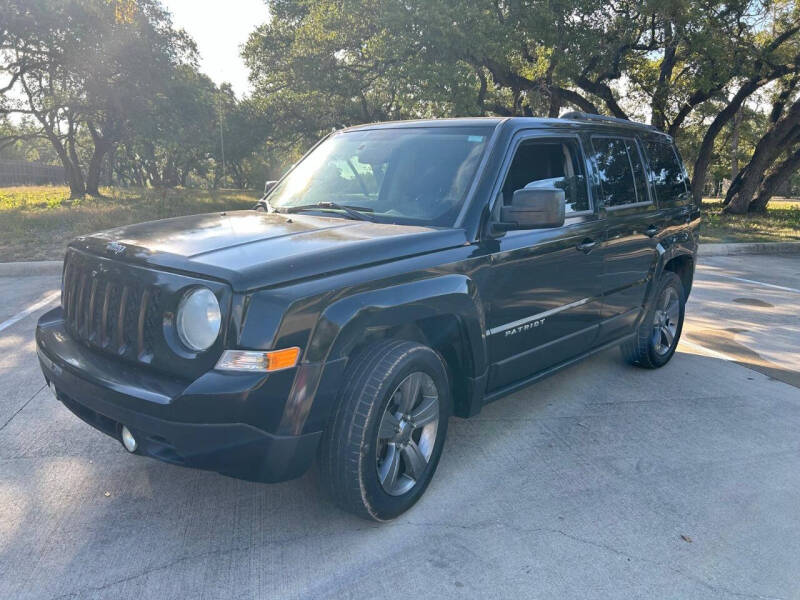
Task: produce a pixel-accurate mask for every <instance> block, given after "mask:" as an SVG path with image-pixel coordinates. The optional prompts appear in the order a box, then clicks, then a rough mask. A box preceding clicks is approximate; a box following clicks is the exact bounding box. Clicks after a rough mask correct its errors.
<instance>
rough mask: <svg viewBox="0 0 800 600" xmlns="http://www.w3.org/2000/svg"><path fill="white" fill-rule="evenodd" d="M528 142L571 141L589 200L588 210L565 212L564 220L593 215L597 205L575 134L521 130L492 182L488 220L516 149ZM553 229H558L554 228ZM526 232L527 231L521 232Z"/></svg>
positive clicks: (490, 217)
mask: <svg viewBox="0 0 800 600" xmlns="http://www.w3.org/2000/svg"><path fill="white" fill-rule="evenodd" d="M529 140H537V141H539V140H542V141H547V140H573V141H574V142H575V143H576V145H577V147H578V151H579V152H580V153H581V156H579V157H578V162H579V163H580V164H582V165H583V172H584V177H583V178H584V184H585V185H586V197H587V199H588V200H589V208H588V209H587V210H580V211H576V212H567V213H566V214H565V218H566V219H570V218H572V217H581V216H586V215H593V214H596V212H597V211H596V208H597V203H596V202H595V201H594V196H593V195H592V190H591V186H590V185H589V178H590V175H589V173H588V169H587V168H586V152H585V150H584V148H583V143H582V141H581V138H580V136H579V135H578V134H576V133H554V132H551V131H537V130H531V129H528V130H522V131H518V132H517V133H516V134H514V138H513V140H512V144H510V146H511V148H510V150H508V151H506V155H505V157H504V158H503V163H502V165H501V167H500V173H501V174H500V176H499V177H498V178H497V180H496V181H495V182H494V185H493V186H492V193H491V197H490V201H489V220H490V221H491V220H492V215H493V214H494V210H495V205H496V204H497V198H498V197H499V193H500V191H501V190H502V189H503V183H504V182H505V180H506V176H507V175H508V171H509V169H510V168H511V163H512V162H514V157H515V156H516V154H517V149H519V147H520V145H521V144H522V143H523V142H527V141H529ZM566 225H568V224H567V223H564V225H562V226H561V227H565V226H566ZM554 229H559V228H555V227H554ZM521 231H527V230H521Z"/></svg>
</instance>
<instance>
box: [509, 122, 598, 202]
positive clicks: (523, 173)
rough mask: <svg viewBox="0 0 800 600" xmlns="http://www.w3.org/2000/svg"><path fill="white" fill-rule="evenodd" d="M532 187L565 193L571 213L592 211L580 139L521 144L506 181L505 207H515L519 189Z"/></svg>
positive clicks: (543, 140) (532, 141)
mask: <svg viewBox="0 0 800 600" xmlns="http://www.w3.org/2000/svg"><path fill="white" fill-rule="evenodd" d="M532 187H548V188H552V187H556V188H560V189H562V190H564V194H565V196H566V212H567V214H569V213H576V212H583V211H586V210H590V209H591V206H590V204H589V194H588V192H587V190H586V175H585V171H584V166H583V158H582V155H581V153H580V148H579V146H578V143H577V141H576V140H574V139H564V140H561V139H551V138H547V139H533V140H525V141H523V142H522V143H521V144H520V145H519V147H518V148H517V151H516V153H515V154H514V159H513V160H512V161H511V166H510V167H509V169H508V174H507V175H506V179H505V181H504V182H503V188H502V196H503V204H505V205H510V204H511V199H512V197H513V196H514V192H515V191H516V190H521V189H523V188H532Z"/></svg>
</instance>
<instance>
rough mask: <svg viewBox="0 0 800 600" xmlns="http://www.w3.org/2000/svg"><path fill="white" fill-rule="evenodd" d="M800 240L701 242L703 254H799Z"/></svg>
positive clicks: (701, 253) (700, 249) (699, 252)
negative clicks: (728, 242) (742, 242)
mask: <svg viewBox="0 0 800 600" xmlns="http://www.w3.org/2000/svg"><path fill="white" fill-rule="evenodd" d="M798 253H800V242H753V243H744V244H703V243H701V244H700V248H699V251H698V254H699V255H700V256H701V257H703V256H734V255H736V254H798Z"/></svg>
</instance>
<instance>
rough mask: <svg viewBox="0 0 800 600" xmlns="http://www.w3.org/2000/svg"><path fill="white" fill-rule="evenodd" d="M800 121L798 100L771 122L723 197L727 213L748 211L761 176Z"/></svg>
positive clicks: (762, 176)
mask: <svg viewBox="0 0 800 600" xmlns="http://www.w3.org/2000/svg"><path fill="white" fill-rule="evenodd" d="M799 124H800V100H798V101H797V102H795V103H794V104H793V105H792V107H791V108H790V109H789V111H788V112H787V113H786V116H785V117H784V118H783V119H780V120H779V121H778V122H776V123H773V124H772V126H771V127H770V128H769V129H768V130H767V133H766V134H764V137H762V138H761V139H760V140H759V141H758V144H756V149H755V152H753V157H752V158H751V159H750V162H749V163H747V166H745V168H744V169H743V170H742V172H741V173H740V174H739V177H737V178H736V179H735V180H734V181H733V182H732V183H731V187H730V189H729V190H728V194H727V195H726V196H725V205H726V206H725V208H724V209H723V210H724V211H725V212H727V213H731V214H736V215H741V214H744V213H746V212H748V211H749V210H750V201H751V200H752V199H753V196H754V195H755V193H756V190H757V189H758V186H759V184H760V183H761V181H762V179H763V178H764V173H765V172H766V170H767V169H768V168H769V166H770V165H771V164H772V163H773V161H774V160H775V158H776V157H777V156H778V155H779V154H780V153H781V151H782V150H783V149H784V148H785V147H786V144H787V143H788V142H789V141H790V140H792V139H793V136H794V135H795V127H797V126H798V125H799Z"/></svg>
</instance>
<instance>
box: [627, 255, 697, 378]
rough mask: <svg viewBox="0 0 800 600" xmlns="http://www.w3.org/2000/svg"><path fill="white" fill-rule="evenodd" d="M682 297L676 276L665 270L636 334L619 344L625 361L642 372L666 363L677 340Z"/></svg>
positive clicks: (681, 317) (681, 285) (683, 297)
mask: <svg viewBox="0 0 800 600" xmlns="http://www.w3.org/2000/svg"><path fill="white" fill-rule="evenodd" d="M685 298H686V296H685V295H684V292H683V284H682V283H681V279H680V277H678V276H677V275H676V274H675V273H673V272H672V271H665V272H664V273H663V274H662V275H661V278H660V279H659V281H658V286H657V288H656V293H655V300H654V301H653V303H652V304H651V306H650V309H649V310H648V311H647V314H646V315H645V316H644V319H643V320H642V322H641V324H640V325H639V329H638V331H637V332H636V335H635V336H634V338H633V339H632V340H631V341H629V342H626V343H625V344H623V345H622V355H623V357H624V358H625V360H627V361H628V362H629V363H631V364H632V365H636V366H637V367H644V368H646V369H657V368H658V367H663V366H664V365H665V364H667V363H668V362H669V359H670V358H672V355H673V354H675V349H676V348H677V347H678V340H680V337H681V330H682V329H683V316H684V308H685V307H684V304H685Z"/></svg>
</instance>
